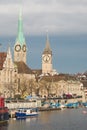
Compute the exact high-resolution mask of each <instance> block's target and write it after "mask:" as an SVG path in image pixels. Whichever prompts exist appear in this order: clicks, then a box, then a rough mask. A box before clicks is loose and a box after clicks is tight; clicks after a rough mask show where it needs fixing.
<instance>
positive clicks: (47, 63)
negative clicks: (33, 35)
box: [42, 34, 52, 74]
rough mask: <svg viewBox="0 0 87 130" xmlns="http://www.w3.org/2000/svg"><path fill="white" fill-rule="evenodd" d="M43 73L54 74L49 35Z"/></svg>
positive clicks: (43, 60) (43, 58)
mask: <svg viewBox="0 0 87 130" xmlns="http://www.w3.org/2000/svg"><path fill="white" fill-rule="evenodd" d="M42 73H43V74H47V73H49V74H51V73H52V51H51V48H50V43H49V38H48V34H47V38H46V47H45V49H44V51H43V54H42Z"/></svg>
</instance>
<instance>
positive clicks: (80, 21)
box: [0, 0, 87, 35]
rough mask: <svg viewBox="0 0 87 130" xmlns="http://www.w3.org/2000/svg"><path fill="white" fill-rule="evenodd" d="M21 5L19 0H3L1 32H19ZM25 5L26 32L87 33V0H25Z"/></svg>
mask: <svg viewBox="0 0 87 130" xmlns="http://www.w3.org/2000/svg"><path fill="white" fill-rule="evenodd" d="M19 7H20V1H19V0H15V1H14V0H5V1H4V0H0V18H1V20H0V30H1V31H0V35H1V34H2V35H16V33H17V22H18V12H19ZM22 8H23V26H24V32H25V35H28V34H41V33H44V32H45V31H46V29H48V30H49V32H50V33H52V34H73V33H74V34H77V33H78V34H81V33H87V17H86V16H87V1H86V0H44V1H43V0H33V1H32V0H26V2H25V1H24V0H22ZM9 26H10V29H9ZM13 30H14V31H13Z"/></svg>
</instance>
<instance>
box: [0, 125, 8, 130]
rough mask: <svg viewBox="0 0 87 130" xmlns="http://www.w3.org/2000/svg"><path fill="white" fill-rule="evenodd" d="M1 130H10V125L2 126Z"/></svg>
mask: <svg viewBox="0 0 87 130" xmlns="http://www.w3.org/2000/svg"><path fill="white" fill-rule="evenodd" d="M0 130H8V125H0Z"/></svg>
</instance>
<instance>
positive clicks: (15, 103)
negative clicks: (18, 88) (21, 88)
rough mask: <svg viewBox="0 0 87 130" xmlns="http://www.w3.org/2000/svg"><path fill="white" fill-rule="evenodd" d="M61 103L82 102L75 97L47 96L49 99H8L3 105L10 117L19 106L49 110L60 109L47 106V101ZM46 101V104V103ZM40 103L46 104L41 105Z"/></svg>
mask: <svg viewBox="0 0 87 130" xmlns="http://www.w3.org/2000/svg"><path fill="white" fill-rule="evenodd" d="M57 102H60V103H61V104H65V103H75V102H80V103H82V102H83V99H82V98H75V99H58V98H49V99H45V98H43V99H37V100H30V101H29V100H27V101H26V100H10V101H6V102H5V106H6V107H8V109H9V115H10V117H14V113H15V111H16V110H17V109H19V108H39V111H50V110H60V108H48V107H47V104H49V103H57ZM46 103H47V104H46ZM42 104H46V106H45V105H42Z"/></svg>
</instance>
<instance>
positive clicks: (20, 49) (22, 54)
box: [14, 8, 27, 64]
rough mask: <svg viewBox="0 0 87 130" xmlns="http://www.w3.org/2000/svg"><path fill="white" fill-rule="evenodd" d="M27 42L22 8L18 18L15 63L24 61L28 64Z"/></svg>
mask: <svg viewBox="0 0 87 130" xmlns="http://www.w3.org/2000/svg"><path fill="white" fill-rule="evenodd" d="M26 53H27V52H26V42H25V37H24V34H23V21H22V8H20V12H19V18H18V34H17V38H16V42H15V45H14V61H16V62H19V61H23V62H24V63H25V64H26Z"/></svg>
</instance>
